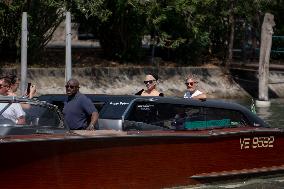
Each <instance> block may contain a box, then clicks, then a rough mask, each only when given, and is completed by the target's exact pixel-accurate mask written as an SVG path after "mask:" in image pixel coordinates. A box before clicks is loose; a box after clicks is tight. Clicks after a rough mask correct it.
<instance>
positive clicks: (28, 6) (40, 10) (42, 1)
mask: <svg viewBox="0 0 284 189" xmlns="http://www.w3.org/2000/svg"><path fill="white" fill-rule="evenodd" d="M64 4H65V2H64V1H56V0H25V1H22V0H6V1H2V2H0V49H1V54H2V56H3V55H7V54H10V57H16V58H19V52H20V37H21V17H22V12H27V14H28V30H29V40H28V53H29V58H30V59H29V61H35V60H37V58H38V57H40V52H41V51H42V50H43V48H44V46H45V45H46V44H47V42H48V41H49V40H50V39H51V37H52V34H53V32H54V30H55V29H56V27H57V26H58V25H59V23H60V22H61V21H62V20H63V19H64V7H65V6H64ZM10 52H12V53H10Z"/></svg>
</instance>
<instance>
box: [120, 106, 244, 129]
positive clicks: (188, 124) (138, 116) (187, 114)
mask: <svg viewBox="0 0 284 189" xmlns="http://www.w3.org/2000/svg"><path fill="white" fill-rule="evenodd" d="M126 120H128V121H135V122H142V123H145V124H151V125H156V126H159V127H161V128H168V129H173V130H195V129H208V128H218V127H221V128H222V127H237V126H243V125H247V124H248V123H249V122H248V120H247V118H246V117H245V116H244V115H243V114H242V113H241V112H238V111H236V110H228V109H221V108H207V107H198V106H190V105H184V104H169V103H155V102H136V103H135V104H134V106H133V107H132V109H131V110H130V113H129V115H128V116H127V118H126ZM131 125H132V126H133V123H132V124H131ZM139 128H141V127H140V126H139Z"/></svg>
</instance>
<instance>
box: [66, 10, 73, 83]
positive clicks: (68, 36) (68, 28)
mask: <svg viewBox="0 0 284 189" xmlns="http://www.w3.org/2000/svg"><path fill="white" fill-rule="evenodd" d="M65 30H66V49H65V50H66V51H65V53H66V55H65V56H66V60H65V61H66V65H65V66H66V67H65V82H67V81H68V80H69V79H71V77H72V60H71V37H72V33H71V13H70V12H66V28H65Z"/></svg>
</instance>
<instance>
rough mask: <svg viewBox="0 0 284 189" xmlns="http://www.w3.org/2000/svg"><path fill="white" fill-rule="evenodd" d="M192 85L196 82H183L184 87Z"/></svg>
mask: <svg viewBox="0 0 284 189" xmlns="http://www.w3.org/2000/svg"><path fill="white" fill-rule="evenodd" d="M194 83H197V82H185V83H184V84H185V85H186V86H188V85H190V86H192V85H193V84H194Z"/></svg>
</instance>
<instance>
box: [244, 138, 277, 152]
mask: <svg viewBox="0 0 284 189" xmlns="http://www.w3.org/2000/svg"><path fill="white" fill-rule="evenodd" d="M240 145H241V149H242V150H243V149H255V148H273V145H274V136H268V137H253V138H240Z"/></svg>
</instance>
